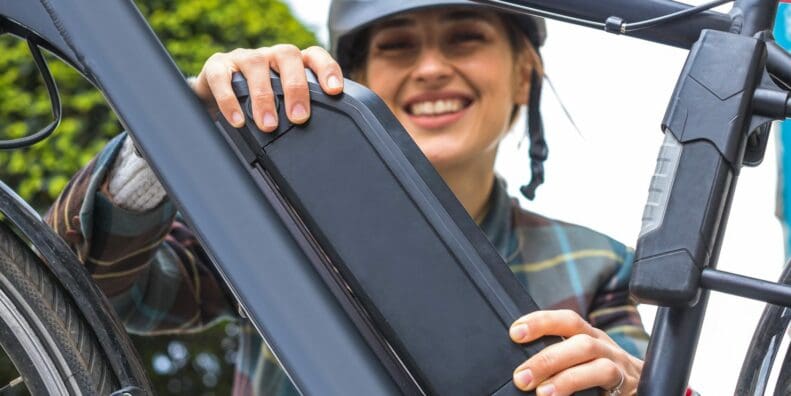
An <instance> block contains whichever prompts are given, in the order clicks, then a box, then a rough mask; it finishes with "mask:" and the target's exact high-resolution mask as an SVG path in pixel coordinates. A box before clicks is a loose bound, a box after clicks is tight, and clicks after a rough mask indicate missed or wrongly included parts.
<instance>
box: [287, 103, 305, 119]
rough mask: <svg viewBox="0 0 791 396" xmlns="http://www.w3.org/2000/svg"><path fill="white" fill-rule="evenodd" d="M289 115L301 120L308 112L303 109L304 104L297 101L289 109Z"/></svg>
mask: <svg viewBox="0 0 791 396" xmlns="http://www.w3.org/2000/svg"><path fill="white" fill-rule="evenodd" d="M291 116H292V117H294V118H295V119H297V120H302V119H304V118H306V117H307V116H308V112H307V111H306V110H305V106H303V105H302V103H297V104H296V105H294V109H293V110H291Z"/></svg>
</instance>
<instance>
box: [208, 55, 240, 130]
mask: <svg viewBox="0 0 791 396" xmlns="http://www.w3.org/2000/svg"><path fill="white" fill-rule="evenodd" d="M212 58H214V59H211V58H210V61H207V62H206V65H205V66H204V70H205V72H206V82H207V83H208V85H209V90H211V95H212V96H213V97H214V100H215V102H217V107H218V108H219V109H220V113H222V115H223V117H225V119H226V120H228V122H229V123H230V124H231V125H233V126H234V127H236V128H241V127H242V126H243V125H244V115H243V113H242V106H241V105H239V100H238V99H237V98H236V95H235V94H234V93H233V89H232V88H231V75H232V74H233V72H235V71H238V70H237V69H236V67H235V66H234V65H233V63H231V62H230V61H229V60H228V58H227V57H226V56H221V57H220V56H218V57H216V58H215V57H214V56H212Z"/></svg>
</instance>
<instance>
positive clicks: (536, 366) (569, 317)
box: [510, 310, 643, 396]
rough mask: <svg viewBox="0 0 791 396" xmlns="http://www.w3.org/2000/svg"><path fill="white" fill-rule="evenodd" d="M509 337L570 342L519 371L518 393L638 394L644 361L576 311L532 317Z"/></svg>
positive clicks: (550, 348) (516, 324)
mask: <svg viewBox="0 0 791 396" xmlns="http://www.w3.org/2000/svg"><path fill="white" fill-rule="evenodd" d="M510 335H511V339H512V340H513V341H514V342H517V343H526V342H530V341H533V340H536V339H538V338H540V337H543V336H560V337H564V338H565V340H563V341H562V342H559V343H557V344H553V345H550V346H548V347H546V348H545V349H544V350H543V351H541V352H539V353H537V354H536V355H534V356H533V357H531V358H530V359H528V360H527V361H525V362H524V363H522V364H521V365H520V366H519V367H517V368H516V370H515V371H514V384H516V386H517V387H518V388H519V389H522V390H525V391H530V390H534V389H535V390H536V394H537V396H549V395H552V396H560V395H570V394H572V393H574V392H576V391H581V390H585V389H590V388H596V387H600V388H602V389H604V390H605V393H604V394H607V392H606V391H611V390H615V389H616V388H618V387H619V385H620V391H621V393H620V395H634V394H636V393H637V384H638V382H640V371H641V370H642V368H643V362H642V361H641V360H639V359H637V358H635V357H633V356H631V355H630V354H629V353H627V352H626V351H624V350H623V349H621V348H620V347H619V346H618V344H616V343H615V341H613V340H612V339H611V338H610V337H609V336H608V335H607V333H605V332H604V331H602V330H599V329H597V328H595V327H593V326H591V325H590V324H589V323H588V322H586V321H585V319H583V318H581V317H580V316H579V315H578V314H577V313H576V312H574V311H570V310H559V311H537V312H533V313H531V314H528V315H525V316H523V317H521V318H519V319H518V320H517V321H516V322H514V323H513V324H512V325H511V329H510Z"/></svg>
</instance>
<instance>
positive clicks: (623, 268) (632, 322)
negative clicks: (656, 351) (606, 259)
mask: <svg viewBox="0 0 791 396" xmlns="http://www.w3.org/2000/svg"><path fill="white" fill-rule="evenodd" d="M612 243H613V245H614V246H613V251H614V252H615V253H616V254H617V255H618V256H620V257H623V262H622V263H621V264H620V265H619V266H618V267H616V270H615V271H614V272H613V273H612V275H611V276H609V278H607V279H606V281H605V282H604V283H603V285H602V286H601V288H600V289H599V290H598V291H597V293H596V295H595V297H594V298H593V301H592V302H591V306H590V311H589V313H588V317H587V319H588V321H589V322H590V323H591V324H592V325H593V326H595V327H597V328H600V329H602V330H604V331H605V332H606V333H607V335H609V336H610V338H612V339H613V341H615V342H616V343H617V344H618V345H619V346H620V347H621V348H623V349H624V350H626V351H627V352H629V353H630V354H631V355H632V356H635V357H638V358H640V359H643V358H644V357H645V351H646V347H647V346H648V334H647V333H646V331H645V329H644V328H643V323H642V320H641V319H640V313H639V312H638V311H637V302H636V301H635V300H634V299H633V298H631V297H630V295H629V279H630V277H631V274H632V268H633V259H634V251H633V250H632V249H629V248H626V247H624V246H623V245H621V244H620V243H617V242H614V241H613V242H612Z"/></svg>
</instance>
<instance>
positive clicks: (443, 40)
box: [363, 8, 532, 171]
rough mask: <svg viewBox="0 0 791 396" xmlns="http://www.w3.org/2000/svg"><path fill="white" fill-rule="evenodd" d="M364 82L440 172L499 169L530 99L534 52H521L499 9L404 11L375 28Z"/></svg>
mask: <svg viewBox="0 0 791 396" xmlns="http://www.w3.org/2000/svg"><path fill="white" fill-rule="evenodd" d="M368 45H369V48H368V58H367V61H366V64H365V67H364V69H363V73H364V75H363V80H364V82H365V83H366V84H367V85H368V87H369V88H371V89H372V90H373V91H374V92H376V93H377V94H378V95H379V96H381V97H382V99H384V101H385V102H386V103H387V105H388V106H389V108H390V109H391V110H392V111H393V113H395V115H396V117H397V118H398V119H399V121H401V123H402V124H403V125H404V127H405V128H406V130H407V131H408V132H409V133H410V135H411V136H412V138H413V139H414V140H415V141H416V143H417V144H418V146H420V148H421V150H422V151H423V153H424V154H425V155H426V156H427V157H428V159H429V160H430V161H431V162H432V163H433V164H434V166H435V167H437V168H438V169H440V170H441V171H442V170H445V169H453V168H457V167H461V168H466V167H467V166H468V165H471V164H472V165H476V164H477V165H480V166H488V167H489V168H491V166H492V165H493V162H494V156H495V154H496V149H497V144H498V142H499V141H500V139H501V138H502V136H503V134H504V133H505V132H506V131H507V129H508V126H509V124H510V121H511V114H512V111H513V108H514V105H521V104H526V100H527V96H528V92H529V87H530V86H529V84H530V73H531V70H532V69H531V67H532V57H531V56H529V55H528V54H529V53H530V52H529V46H528V45H526V48H528V50H526V51H525V54H515V53H514V50H513V46H512V45H511V42H510V41H509V39H508V35H507V31H506V27H505V23H504V21H503V19H502V18H500V17H499V16H498V15H497V14H496V13H494V12H481V11H480V10H475V11H473V10H472V9H467V8H449V9H431V10H424V11H417V12H412V13H406V14H400V15H398V16H395V17H392V18H389V19H387V20H385V21H383V22H381V23H379V24H377V25H376V26H374V27H373V28H372V30H371V36H370V40H369V44H368Z"/></svg>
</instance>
